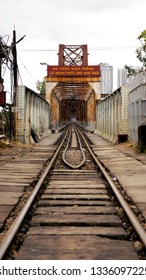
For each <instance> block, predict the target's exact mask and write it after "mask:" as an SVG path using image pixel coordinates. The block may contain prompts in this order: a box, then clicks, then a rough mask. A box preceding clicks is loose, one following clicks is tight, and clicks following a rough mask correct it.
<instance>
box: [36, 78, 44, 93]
mask: <svg viewBox="0 0 146 280" xmlns="http://www.w3.org/2000/svg"><path fill="white" fill-rule="evenodd" d="M36 89H37V90H38V91H39V93H40V94H45V92H46V83H45V80H43V81H42V82H41V81H37V82H36Z"/></svg>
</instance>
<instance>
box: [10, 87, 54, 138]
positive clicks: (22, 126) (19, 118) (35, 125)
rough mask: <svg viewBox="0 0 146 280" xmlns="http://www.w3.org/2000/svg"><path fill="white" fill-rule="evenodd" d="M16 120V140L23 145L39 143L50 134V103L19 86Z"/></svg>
mask: <svg viewBox="0 0 146 280" xmlns="http://www.w3.org/2000/svg"><path fill="white" fill-rule="evenodd" d="M15 118H16V120H15V121H16V138H17V140H19V141H20V142H22V143H33V142H38V141H39V139H40V138H42V137H44V136H46V135H47V134H49V133H50V130H49V126H50V105H49V103H48V102H47V101H46V100H45V99H43V98H42V97H41V96H40V95H39V94H37V93H36V92H34V91H32V90H31V89H29V88H27V87H25V86H18V90H17V99H16V115H15Z"/></svg>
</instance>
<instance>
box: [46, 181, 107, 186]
mask: <svg viewBox="0 0 146 280" xmlns="http://www.w3.org/2000/svg"><path fill="white" fill-rule="evenodd" d="M78 181H79V180H78ZM101 183H102V181H101V182H100V180H98V181H97V180H86V184H85V181H83V180H80V182H79V185H88V187H89V186H92V185H97V184H101ZM49 185H77V181H72V182H71V181H70V180H65V181H64V182H63V183H62V180H56V181H52V180H50V183H49Z"/></svg>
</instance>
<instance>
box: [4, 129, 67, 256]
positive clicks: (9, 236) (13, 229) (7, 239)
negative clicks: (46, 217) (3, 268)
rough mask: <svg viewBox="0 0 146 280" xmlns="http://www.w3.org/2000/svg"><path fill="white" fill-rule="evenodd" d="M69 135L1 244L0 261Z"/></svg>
mask: <svg viewBox="0 0 146 280" xmlns="http://www.w3.org/2000/svg"><path fill="white" fill-rule="evenodd" d="M67 134H68V130H67V131H66V133H65V135H64V138H63V139H62V142H61V144H60V145H59V147H58V148H57V150H56V151H55V153H54V155H53V157H52V159H51V160H50V162H49V164H48V166H47V167H46V169H45V171H44V172H43V174H42V175H41V178H40V179H39V181H38V182H37V184H36V186H35V188H34V190H33V191H32V193H31V195H30V196H29V198H28V199H27V201H26V203H25V205H24V206H23V208H22V210H21V211H20V213H19V215H18V216H17V218H16V219H15V220H14V222H13V224H12V225H11V227H10V228H9V230H8V231H7V233H6V235H5V237H4V239H3V240H2V242H1V243H0V260H2V259H3V257H4V255H5V254H6V252H7V250H8V248H9V246H10V245H11V243H12V241H13V239H14V237H15V235H16V233H17V232H18V230H19V228H20V226H21V224H22V222H23V220H24V218H25V216H26V214H27V212H28V210H29V208H30V206H31V205H32V203H33V201H34V199H35V197H36V195H37V194H38V192H39V190H40V188H41V186H42V183H43V182H44V180H45V178H46V176H47V175H48V173H49V171H50V169H51V167H52V165H53V163H54V161H55V160H56V157H57V156H58V153H59V152H60V149H61V148H62V145H63V144H64V141H65V139H66V137H67Z"/></svg>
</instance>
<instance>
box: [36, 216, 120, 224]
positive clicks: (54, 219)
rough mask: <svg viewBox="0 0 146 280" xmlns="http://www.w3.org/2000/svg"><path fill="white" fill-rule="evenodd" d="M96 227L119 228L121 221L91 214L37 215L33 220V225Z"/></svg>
mask: <svg viewBox="0 0 146 280" xmlns="http://www.w3.org/2000/svg"><path fill="white" fill-rule="evenodd" d="M53 224H55V225H60V224H61V225H75V224H76V225H81V224H84V225H94V226H101V225H102V226H103V225H104V226H109V225H110V226H119V225H121V220H120V219H119V217H118V216H116V215H91V214H86V215H84V214H78V215H77V214H69V215H67V214H64V215H59V214H52V215H51V214H50V215H49V214H47V215H43V219H42V216H41V215H35V216H34V217H33V218H32V221H31V225H32V226H36V225H53Z"/></svg>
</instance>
